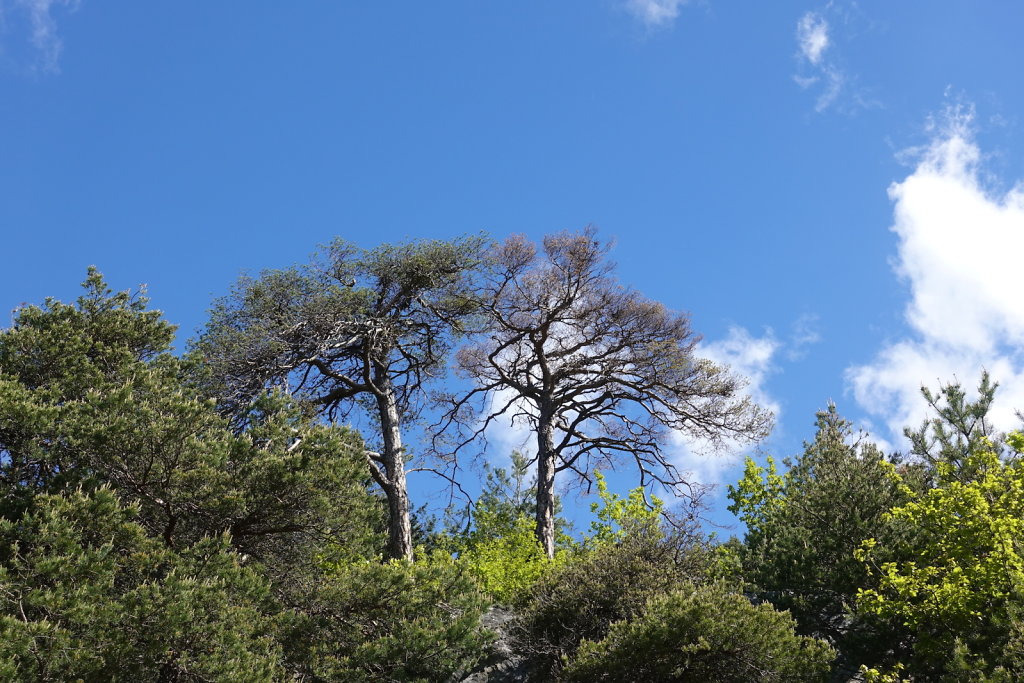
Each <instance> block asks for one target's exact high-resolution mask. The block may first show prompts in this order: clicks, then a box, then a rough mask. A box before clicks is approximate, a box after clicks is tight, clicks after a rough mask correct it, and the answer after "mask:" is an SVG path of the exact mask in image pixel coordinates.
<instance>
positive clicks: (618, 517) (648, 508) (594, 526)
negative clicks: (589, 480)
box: [587, 471, 664, 547]
mask: <svg viewBox="0 0 1024 683" xmlns="http://www.w3.org/2000/svg"><path fill="white" fill-rule="evenodd" d="M594 484H595V485H596V486H597V495H598V497H599V498H600V499H601V502H600V503H596V502H595V503H591V504H590V511H591V512H593V513H595V514H596V515H597V521H594V522H591V524H590V535H589V536H588V538H587V544H588V545H589V546H591V547H593V546H600V545H606V544H609V543H617V542H619V541H622V540H623V539H625V538H626V537H628V536H629V535H630V534H631V533H636V532H638V531H640V530H642V529H646V530H649V531H650V532H652V533H657V529H658V523H659V522H660V521H661V514H662V510H663V509H664V503H663V502H662V501H661V500H660V499H659V498H658V497H657V496H651V502H650V504H648V502H647V497H646V495H645V493H644V489H643V487H642V486H638V487H637V488H635V489H633V490H631V491H630V492H629V495H628V496H627V497H626V498H625V499H622V498H621V497H620V496H619V495H618V494H615V493H612V492H610V491H609V490H608V482H607V481H606V480H605V477H604V475H603V474H601V473H600V472H596V471H595V472H594Z"/></svg>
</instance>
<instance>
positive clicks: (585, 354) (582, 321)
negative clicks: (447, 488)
mask: <svg viewBox="0 0 1024 683" xmlns="http://www.w3.org/2000/svg"><path fill="white" fill-rule="evenodd" d="M608 248H609V247H608V245H605V244H602V243H601V242H600V241H598V240H597V239H596V232H595V231H594V230H593V229H589V228H588V229H587V230H586V231H584V232H583V233H561V234H557V235H551V236H548V237H546V238H545V239H544V242H543V250H542V252H538V250H537V248H536V246H535V245H534V244H533V243H531V242H530V241H528V240H527V239H526V238H524V237H523V236H514V237H511V238H509V239H508V240H506V241H505V242H504V243H503V244H501V245H498V246H496V247H495V248H494V250H493V255H492V259H493V263H492V266H493V270H492V271H490V273H489V274H488V276H487V278H486V283H485V285H484V287H483V290H482V309H483V311H484V312H485V313H486V317H487V323H486V328H485V330H483V331H481V332H480V333H478V334H477V335H475V338H474V343H472V344H471V345H469V346H466V347H465V348H462V349H460V350H459V352H458V354H457V363H458V367H459V369H460V371H461V373H463V374H464V375H465V376H467V377H469V378H471V379H472V381H473V382H474V388H472V389H471V390H469V391H468V392H467V393H465V394H463V395H461V396H458V397H451V398H450V399H449V406H448V411H447V414H446V417H445V422H446V427H447V426H451V425H456V426H458V427H459V430H458V431H459V433H460V434H461V435H462V439H461V440H460V441H458V444H457V447H458V448H462V447H464V446H466V445H467V444H469V443H471V442H472V441H473V440H474V439H477V438H479V437H482V436H483V435H484V432H485V430H486V429H487V428H488V427H489V426H490V425H491V424H494V423H495V421H497V420H509V419H511V420H512V421H514V422H519V423H524V422H525V423H526V424H528V425H529V426H530V427H531V429H532V430H533V431H534V432H535V434H536V439H537V443H536V450H537V452H536V455H535V456H534V458H535V462H536V467H537V512H536V519H537V538H538V540H539V541H540V543H541V545H542V547H543V548H544V550H545V552H546V553H547V554H548V556H551V555H552V554H553V553H554V529H555V525H554V505H555V477H556V475H557V474H558V473H559V472H563V471H566V470H569V471H571V472H574V473H576V474H577V475H578V476H579V477H582V478H583V479H584V480H589V474H590V471H591V468H592V467H593V466H595V465H597V464H601V465H603V466H613V465H614V464H615V463H616V462H617V461H618V460H622V459H625V460H627V461H630V462H631V463H632V464H633V465H634V466H635V467H636V470H637V472H638V474H639V479H640V484H641V485H643V486H646V487H649V486H651V485H655V484H660V485H662V486H664V487H666V488H668V489H670V490H672V491H674V492H677V493H683V492H685V491H686V490H687V489H688V488H689V487H690V484H689V483H688V482H687V481H686V479H685V478H684V476H683V474H684V473H682V472H680V471H679V470H678V469H677V467H676V466H675V464H673V462H672V461H671V460H670V459H669V457H668V456H667V455H666V454H665V452H664V450H663V448H664V445H665V441H666V438H667V437H668V435H669V434H670V431H671V430H677V431H680V432H683V433H685V434H687V435H692V436H695V437H700V438H701V439H704V440H706V441H708V442H710V443H711V444H721V442H722V440H723V439H725V438H730V439H739V440H741V441H744V440H746V441H751V440H756V439H759V438H762V437H764V436H765V435H767V433H768V431H769V430H770V428H771V420H772V418H771V415H770V413H767V412H765V411H763V410H761V409H760V408H758V407H757V406H756V405H754V404H753V403H752V402H751V401H750V400H749V398H747V397H746V396H744V395H743V394H742V389H743V387H744V385H745V381H744V380H742V379H741V378H739V377H737V376H735V375H733V374H731V373H730V372H729V371H728V369H727V368H723V367H720V366H717V365H715V364H713V363H711V362H710V361H708V360H704V359H701V358H698V357H696V356H695V354H694V347H695V345H696V343H697V342H698V340H699V337H697V336H696V335H694V333H693V332H692V330H691V329H690V322H689V319H688V318H687V316H685V315H683V314H680V313H674V312H672V311H669V310H667V309H666V308H665V307H664V306H663V305H662V304H660V303H657V302H655V301H651V300H650V299H647V298H645V297H644V296H642V295H641V294H639V293H637V292H636V291H634V290H632V289H628V288H625V287H623V286H622V285H620V284H619V283H618V282H617V280H616V279H615V277H614V275H613V271H614V264H612V263H611V262H609V261H608V260H607V258H606V256H607V251H608ZM467 427H468V429H467Z"/></svg>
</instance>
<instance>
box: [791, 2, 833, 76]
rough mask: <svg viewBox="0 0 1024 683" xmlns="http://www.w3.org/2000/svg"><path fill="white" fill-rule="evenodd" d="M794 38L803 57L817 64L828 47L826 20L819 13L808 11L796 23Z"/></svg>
mask: <svg viewBox="0 0 1024 683" xmlns="http://www.w3.org/2000/svg"><path fill="white" fill-rule="evenodd" d="M796 39H797V43H798V44H799V45H800V52H801V53H802V54H803V56H804V59H806V60H807V61H808V62H810V63H811V64H813V65H815V66H817V65H818V64H820V63H821V58H822V56H823V55H824V54H825V50H827V49H828V45H829V40H828V22H827V21H825V18H824V17H822V16H821V15H820V14H818V13H816V12H808V13H807V14H805V15H803V16H802V17H800V21H798V22H797V24H796Z"/></svg>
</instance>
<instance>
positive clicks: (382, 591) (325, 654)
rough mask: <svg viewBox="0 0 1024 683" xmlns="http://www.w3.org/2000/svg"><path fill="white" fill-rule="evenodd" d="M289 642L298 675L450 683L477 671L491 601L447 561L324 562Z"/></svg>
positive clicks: (440, 556)
mask: <svg viewBox="0 0 1024 683" xmlns="http://www.w3.org/2000/svg"><path fill="white" fill-rule="evenodd" d="M323 567H324V570H325V571H324V573H323V574H322V576H321V579H320V582H319V583H318V584H317V585H316V586H315V587H314V588H313V589H312V590H311V594H310V596H309V598H308V602H307V607H306V609H305V610H304V612H302V613H301V614H296V615H295V616H294V620H293V622H292V625H291V633H290V635H289V639H288V643H289V644H290V648H289V657H290V659H291V660H292V665H291V666H292V668H293V669H294V670H296V671H297V672H300V673H303V674H305V675H308V676H311V677H313V679H314V680H331V681H346V682H347V681H351V682H353V683H355V682H357V681H366V682H367V683H377V682H378V681H447V680H449V679H450V678H451V677H452V675H453V674H455V673H456V672H458V671H463V670H467V669H469V668H470V667H472V665H473V664H475V663H476V662H477V661H478V660H479V659H480V658H481V656H482V655H483V653H484V652H485V651H486V646H487V644H488V643H489V642H490V640H491V637H492V636H491V634H489V633H487V632H485V631H482V630H481V629H480V625H479V623H480V615H481V614H482V612H483V610H484V609H485V607H486V604H487V602H486V600H484V599H483V597H482V596H481V595H480V593H479V592H478V591H477V589H476V587H475V586H474V584H473V582H472V581H471V580H470V579H469V578H468V577H467V576H465V575H464V573H463V572H462V571H461V570H460V568H459V567H458V566H457V565H456V564H455V563H454V562H453V561H452V559H451V558H450V557H448V556H446V555H443V554H435V555H432V556H430V557H423V558H420V559H418V561H417V562H415V563H411V562H406V561H402V560H392V561H389V562H384V563H381V562H379V561H376V560H367V561H362V562H358V561H356V562H353V561H351V560H348V559H343V560H342V561H340V562H332V561H328V560H325V561H324V562H323Z"/></svg>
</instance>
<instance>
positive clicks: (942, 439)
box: [903, 372, 1009, 481]
mask: <svg viewBox="0 0 1024 683" xmlns="http://www.w3.org/2000/svg"><path fill="white" fill-rule="evenodd" d="M998 387H999V385H998V384H997V383H994V382H992V381H991V379H990V378H989V375H988V373H987V372H983V373H982V375H981V380H980V381H979V382H978V398H977V399H976V400H974V401H970V400H968V399H967V392H966V391H965V390H964V389H963V387H962V386H961V385H960V384H958V383H956V382H953V383H950V384H944V385H941V386H940V387H939V390H938V391H937V392H933V391H931V390H930V389H928V388H927V387H921V395H922V396H923V397H924V400H925V401H926V402H927V403H928V406H929V407H930V408H931V409H932V412H933V416H932V417H930V418H928V419H926V420H925V421H924V423H923V424H922V425H921V426H920V427H919V428H918V429H916V430H914V429H910V428H909V427H908V428H906V429H904V430H903V433H904V435H905V436H906V437H907V439H909V440H910V446H911V448H910V452H911V454H913V455H915V456H918V457H919V458H921V459H922V460H924V461H925V462H927V463H929V464H930V465H931V467H932V472H934V471H935V469H936V468H937V467H938V465H939V464H940V463H944V464H946V465H949V466H951V467H952V469H950V470H947V471H946V476H947V477H948V476H950V475H955V476H959V477H960V478H961V479H963V480H965V481H966V480H968V479H970V478H971V477H972V476H973V475H974V472H972V471H971V470H970V468H968V467H966V465H967V463H966V461H967V460H968V459H969V458H970V457H971V456H972V455H973V454H974V453H977V452H979V451H982V450H993V451H995V452H996V453H999V454H1000V455H1009V453H1004V451H1005V448H1004V445H1005V444H1004V442H1003V438H1002V435H1001V434H998V433H997V432H996V431H995V429H994V428H993V426H992V424H991V422H990V421H989V419H988V412H989V409H990V408H991V407H992V401H993V400H995V393H996V389H997V388H998Z"/></svg>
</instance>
